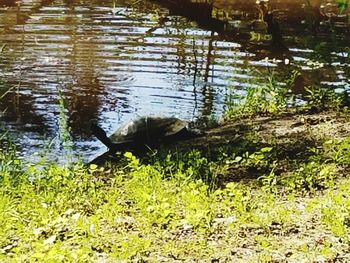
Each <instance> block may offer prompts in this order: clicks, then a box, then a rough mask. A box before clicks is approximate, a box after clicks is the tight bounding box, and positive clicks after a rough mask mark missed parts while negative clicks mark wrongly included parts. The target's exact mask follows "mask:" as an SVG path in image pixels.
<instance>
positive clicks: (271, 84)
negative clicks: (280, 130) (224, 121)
mask: <svg viewBox="0 0 350 263" xmlns="http://www.w3.org/2000/svg"><path fill="white" fill-rule="evenodd" d="M258 74H259V77H256V78H254V79H252V81H251V86H250V87H249V88H248V90H247V93H246V95H245V97H244V98H243V99H241V101H238V103H237V102H236V103H235V105H233V104H232V105H231V106H230V108H229V109H228V111H227V114H226V116H227V117H230V116H232V115H237V114H238V115H240V114H248V115H253V114H257V113H276V112H278V111H279V110H281V109H282V108H284V107H285V106H286V105H287V100H288V87H287V86H286V85H284V84H282V83H281V82H279V81H278V80H277V77H276V75H275V74H276V73H275V72H274V71H272V70H270V69H268V75H267V76H264V75H263V73H262V72H260V71H258ZM234 98H235V99H236V100H237V97H234Z"/></svg>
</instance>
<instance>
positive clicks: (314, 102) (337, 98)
mask: <svg viewBox="0 0 350 263" xmlns="http://www.w3.org/2000/svg"><path fill="white" fill-rule="evenodd" d="M306 92H307V93H308V94H307V95H306V101H307V103H306V105H305V107H306V108H309V109H313V110H317V111H321V110H324V109H338V108H339V107H340V105H341V103H342V97H341V95H340V94H337V93H335V91H334V90H333V89H329V88H328V89H327V88H322V87H306Z"/></svg>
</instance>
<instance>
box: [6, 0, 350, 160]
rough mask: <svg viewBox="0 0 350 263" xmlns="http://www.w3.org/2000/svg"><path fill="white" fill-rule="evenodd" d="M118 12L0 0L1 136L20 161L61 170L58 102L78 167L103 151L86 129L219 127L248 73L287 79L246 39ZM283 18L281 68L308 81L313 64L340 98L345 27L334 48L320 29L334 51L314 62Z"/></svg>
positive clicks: (242, 16)
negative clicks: (213, 122)
mask: <svg viewBox="0 0 350 263" xmlns="http://www.w3.org/2000/svg"><path fill="white" fill-rule="evenodd" d="M238 2H239V1H238ZM254 2H255V1H254ZM117 3H118V4H117V5H115V4H113V2H112V1H102V2H101V1H88V2H85V1H48V0H46V1H43V0H42V1H39V0H32V1H30V0H27V1H22V2H19V4H16V3H13V1H1V0H0V48H1V49H2V50H3V52H2V53H0V70H1V71H0V94H4V93H5V92H7V94H6V95H5V96H4V97H3V98H2V99H1V102H0V110H1V111H3V114H2V116H1V119H0V121H1V123H0V127H3V129H6V130H8V131H9V134H10V135H11V137H12V138H13V139H14V141H15V142H16V144H18V147H19V154H20V156H22V157H23V158H25V159H27V160H37V159H39V157H40V154H42V153H45V154H47V155H48V156H49V158H50V159H52V160H57V161H58V162H62V161H63V160H64V155H65V154H64V147H63V145H62V134H60V130H62V127H60V112H61V108H60V106H59V100H60V96H61V98H62V99H63V100H64V102H65V109H66V111H65V115H66V117H67V119H68V124H69V129H70V133H71V137H72V140H73V154H74V156H80V157H81V158H82V159H83V160H85V161H86V160H90V159H91V158H93V157H94V156H96V155H98V154H100V153H101V152H103V151H104V150H105V147H104V146H103V145H101V143H100V142H98V141H96V139H95V138H93V136H92V135H91V133H90V128H89V127H90V123H91V121H98V122H99V124H100V125H101V126H102V127H103V128H104V129H106V131H107V133H109V134H110V133H111V132H112V131H113V130H115V129H117V128H118V127H119V126H120V125H121V124H122V123H124V122H126V121H128V120H130V119H134V118H136V117H137V116H143V115H163V116H178V117H180V118H182V119H186V120H195V119H197V118H200V117H202V116H216V117H218V116H220V115H221V114H222V113H223V111H224V110H225V102H226V101H227V99H228V97H229V94H230V93H231V92H232V91H233V90H234V91H235V92H236V93H238V94H242V93H244V90H245V89H246V87H247V86H249V79H250V78H251V77H252V74H253V73H254V70H255V69H259V70H261V71H263V72H264V70H265V69H266V68H273V69H274V70H276V71H281V72H286V67H287V66H285V65H284V64H283V63H281V62H283V60H284V57H280V58H279V59H280V61H281V62H278V61H275V60H270V61H266V60H264V57H265V56H266V55H270V53H271V52H270V53H269V54H266V51H265V50H264V49H261V48H259V44H260V43H258V44H257V43H252V41H249V37H248V38H246V36H249V30H248V31H247V30H245V29H242V32H240V34H238V35H239V36H238V37H237V36H233V35H227V34H218V33H216V32H214V31H211V30H210V29H208V28H207V29H201V28H199V27H198V26H197V24H196V23H194V22H191V21H189V20H187V19H186V18H184V17H180V16H168V19H163V18H164V17H166V16H167V15H168V14H169V10H168V9H166V8H164V7H161V6H158V5H155V4H154V3H152V2H147V1H142V2H140V3H138V4H137V6H131V5H130V2H128V1H118V2H117ZM218 4H219V5H220V7H221V8H225V10H231V9H232V10H231V11H230V12H231V13H230V14H232V17H235V20H236V21H235V22H237V21H238V22H241V23H240V25H242V24H244V23H245V22H247V21H248V22H249V21H251V20H252V19H254V17H255V16H256V14H255V13H256V12H255V11H254V10H255V9H254V8H252V9H251V10H250V12H246V13H239V14H238V15H237V11H236V10H239V9H237V8H238V7H236V6H234V5H233V4H232V2H231V1H218ZM239 4H240V5H239V7H240V8H241V10H244V8H243V7H244V6H243V4H242V3H239ZM300 6H301V4H300ZM233 7H234V8H233ZM155 10H157V11H156V12H155ZM285 13H286V12H282V11H280V12H279V13H278V18H279V19H280V21H281V26H282V25H283V31H284V32H285V33H286V35H285V36H284V38H285V41H286V44H287V45H288V48H289V51H288V58H289V59H291V63H292V65H289V67H290V68H292V67H293V68H298V69H301V70H304V71H305V72H311V71H315V67H318V65H320V63H321V62H322V63H324V64H323V65H322V66H319V67H320V68H321V69H322V70H323V71H319V72H321V73H319V75H320V74H321V75H322V80H323V81H324V84H325V85H328V86H329V87H332V88H337V89H339V90H341V91H343V90H346V89H349V80H348V77H349V75H348V73H347V72H348V71H349V60H348V57H347V56H348V55H347V53H344V52H340V51H342V50H346V49H345V48H346V46H347V43H349V41H350V40H349V39H347V38H348V36H349V34H346V33H347V32H348V31H349V29H348V23H347V22H342V23H338V22H337V23H338V24H336V23H333V24H332V25H335V26H334V30H333V31H336V34H337V38H336V40H334V39H332V35H330V34H329V32H330V31H329V30H327V28H326V26H323V28H326V29H323V31H322V32H321V33H320V35H319V38H320V39H321V40H322V41H323V42H324V43H325V44H324V47H329V46H332V45H333V47H334V52H333V53H331V52H328V53H327V56H323V54H322V52H323V51H324V49H325V48H324V47H323V46H321V47H317V46H315V45H314V44H313V43H311V42H312V41H310V40H309V39H306V38H305V32H304V31H303V30H305V26H302V25H300V26H292V25H291V24H289V25H288V22H290V20H288V19H287V18H286V17H285V16H284V14H285ZM237 17H238V18H239V19H237ZM242 21H243V23H242ZM292 22H293V21H292ZM292 22H291V23H292ZM299 22H300V21H299ZM300 24H301V23H300ZM241 28H243V26H241ZM241 36H243V37H241ZM247 39H248V40H247ZM306 40H308V41H306ZM335 41H336V47H335V46H334V45H335ZM317 48H318V49H319V52H318V50H317V52H315V50H316V49H317ZM326 49H327V48H326ZM339 50H340V51H339ZM328 51H329V50H328ZM324 60H326V61H324ZM311 62H312V63H313V64H312V63H311ZM315 65H316V66H315ZM232 87H233V88H232ZM60 94H61V95H60ZM61 126H62V125H61Z"/></svg>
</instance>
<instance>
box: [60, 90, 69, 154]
mask: <svg viewBox="0 0 350 263" xmlns="http://www.w3.org/2000/svg"><path fill="white" fill-rule="evenodd" d="M58 102H59V117H58V124H59V138H60V142H61V144H62V146H63V149H64V151H65V154H66V157H67V159H68V161H71V159H72V137H71V135H70V128H69V125H68V117H67V115H66V108H65V105H64V99H63V95H62V92H61V91H59V99H58Z"/></svg>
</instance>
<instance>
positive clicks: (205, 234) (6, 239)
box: [0, 138, 350, 262]
mask: <svg viewBox="0 0 350 263" xmlns="http://www.w3.org/2000/svg"><path fill="white" fill-rule="evenodd" d="M271 146H273V145H272V144H271ZM349 148H350V138H345V139H343V140H335V139H333V140H324V143H323V144H322V145H321V146H320V147H318V148H317V151H313V154H312V156H311V157H310V158H309V159H307V160H305V162H300V163H294V164H293V168H291V169H288V170H287V171H285V172H278V170H279V168H280V166H281V163H280V162H279V161H278V160H277V157H276V153H275V149H277V148H276V145H275V146H274V147H264V148H261V149H259V150H257V151H254V152H251V153H248V154H247V153H244V154H241V155H237V154H236V155H233V154H227V153H228V151H222V154H221V156H217V160H215V162H214V161H212V160H210V159H208V157H207V156H205V154H203V153H202V152H200V151H196V150H193V151H192V152H190V153H187V152H186V153H180V152H178V153H176V154H174V153H169V152H168V153H167V154H164V153H163V154H160V155H158V156H156V157H155V156H152V157H151V158H149V159H148V161H147V162H146V160H140V159H138V158H137V157H135V156H134V155H132V154H131V153H126V154H125V156H124V159H123V160H122V161H121V163H120V165H119V166H118V167H117V166H113V165H106V166H103V167H100V166H96V165H90V166H84V165H82V164H75V165H72V166H69V167H68V166H67V167H59V166H57V165H55V164H52V165H48V166H47V167H44V168H39V167H36V166H34V165H30V166H24V165H22V164H21V162H20V161H19V160H17V159H16V157H15V155H8V154H7V153H4V152H2V154H1V158H0V160H1V165H0V167H1V173H0V179H1V181H0V191H1V195H0V198H1V200H0V204H1V205H0V221H1V226H2V228H1V229H0V260H1V261H4V262H19V261H23V262H34V261H46V262H63V261H71V262H73V261H74V262H86V261H99V260H100V261H104V260H105V261H107V262H113V261H115V260H127V261H130V260H131V261H140V262H144V261H147V262H161V261H166V260H170V261H175V260H179V261H185V260H190V261H194V260H204V261H208V262H209V261H212V260H220V261H242V262H249V261H250V262H257V261H262V262H270V261H271V260H277V261H278V260H281V261H283V260H287V261H288V260H290V261H293V260H294V261H298V262H299V261H307V262H310V261H327V260H329V261H335V260H339V261H344V262H346V261H348V260H350V258H349V245H350V240H349V227H350V216H349V212H350V198H349V195H348V189H349V187H350V180H349V179H348V178H346V177H343V175H346V174H347V172H346V171H347V168H348V166H349V163H350V155H349V152H350V151H349ZM242 152H244V150H242ZM219 159H220V160H219ZM232 164H235V165H237V166H239V167H241V168H242V167H263V168H264V169H261V170H262V171H267V172H266V173H264V172H261V174H262V175H261V176H260V177H259V179H258V180H248V181H247V180H243V181H239V182H229V183H226V184H225V185H223V186H221V187H218V185H217V184H216V183H215V182H216V181H215V178H217V177H218V176H219V175H221V176H223V175H225V174H226V175H227V174H228V173H229V172H230V169H228V167H229V166H230V165H232Z"/></svg>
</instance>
